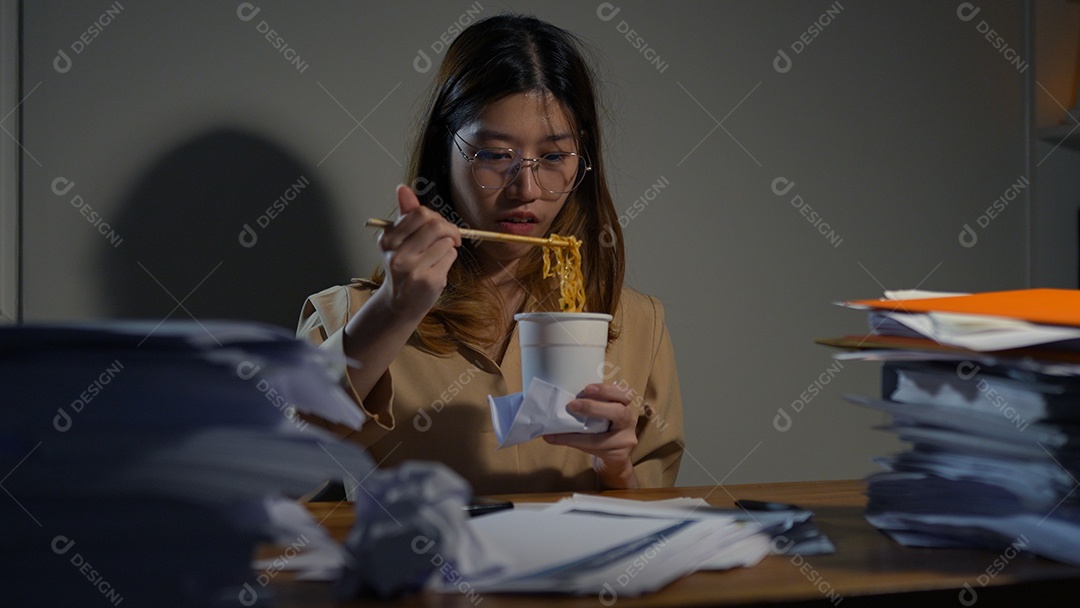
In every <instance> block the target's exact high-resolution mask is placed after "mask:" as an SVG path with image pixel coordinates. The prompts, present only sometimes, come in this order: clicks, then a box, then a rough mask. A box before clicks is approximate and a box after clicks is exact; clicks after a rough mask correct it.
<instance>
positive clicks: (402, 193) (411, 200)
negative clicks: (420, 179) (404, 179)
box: [397, 184, 420, 217]
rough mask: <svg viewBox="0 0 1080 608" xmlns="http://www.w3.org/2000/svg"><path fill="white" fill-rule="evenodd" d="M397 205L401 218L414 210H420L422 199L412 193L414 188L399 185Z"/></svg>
mask: <svg viewBox="0 0 1080 608" xmlns="http://www.w3.org/2000/svg"><path fill="white" fill-rule="evenodd" d="M397 203H398V216H399V217H400V216H402V215H405V214H406V213H408V212H410V211H412V210H413V209H419V208H420V199H419V198H417V197H416V193H415V192H413V191H412V188H410V187H408V186H406V185H405V184H399V185H398V187H397Z"/></svg>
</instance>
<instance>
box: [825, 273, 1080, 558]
mask: <svg viewBox="0 0 1080 608" xmlns="http://www.w3.org/2000/svg"><path fill="white" fill-rule="evenodd" d="M936 295H941V294H932V293H930V294H926V293H911V292H900V293H899V294H898V296H899V297H894V298H893V299H886V300H874V301H869V300H862V301H854V302H846V303H844V304H845V305H847V306H849V307H852V308H859V309H868V310H870V324H871V333H870V334H869V335H863V336H847V337H845V338H842V339H838V340H822V341H821V342H822V343H824V344H829V345H833V346H841V347H846V348H854V349H857V350H856V352H852V353H845V354H843V355H839V357H840V358H845V359H863V360H876V361H883V362H884V364H883V369H882V399H880V400H873V399H864V398H856V397H851V398H850V399H851V400H852V401H855V402H857V403H860V404H862V405H866V406H868V407H871V408H874V409H877V410H880V411H883V412H886V413H888V414H890V415H891V423H890V424H889V425H888V427H887V428H888V430H891V431H893V432H895V433H897V434H898V435H899V437H900V438H901V439H902V440H904V441H907V442H910V443H911V444H912V448H911V449H910V450H909V451H907V452H904V453H902V454H899V455H896V456H891V457H885V458H880V459H879V460H878V462H879V464H881V465H882V466H883V467H884V468H885V469H886V471H885V472H881V473H876V474H874V475H872V476H871V477H870V478H869V479H868V484H869V488H868V495H869V499H870V500H869V504H868V506H867V514H866V517H867V519H868V520H869V521H870V523H871V524H873V525H874V526H876V527H877V528H879V529H881V530H883V531H884V532H886V533H887V534H889V535H890V536H891V537H892V538H893V539H895V540H897V541H898V542H900V543H902V544H905V545H912V546H925V547H957V546H963V547H982V548H987V549H991V550H1000V549H1003V548H1006V547H1010V546H1011V547H1014V548H1017V549H1024V550H1026V551H1029V552H1031V553H1034V554H1037V555H1041V556H1043V557H1047V558H1050V559H1055V560H1059V561H1063V562H1067V563H1072V564H1080V552H1078V551H1077V547H1078V546H1080V491H1077V490H1078V489H1080V482H1078V481H1077V480H1078V478H1080V447H1078V446H1080V351H1078V350H1077V344H1078V342H1077V338H1080V292H1078V291H1071V290H1051V289H1032V290H1019V291H1007V292H992V293H984V294H975V295H954V294H948V296H947V297H934V296H936Z"/></svg>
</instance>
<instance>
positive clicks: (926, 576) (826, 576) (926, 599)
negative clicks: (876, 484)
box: [271, 481, 1080, 608]
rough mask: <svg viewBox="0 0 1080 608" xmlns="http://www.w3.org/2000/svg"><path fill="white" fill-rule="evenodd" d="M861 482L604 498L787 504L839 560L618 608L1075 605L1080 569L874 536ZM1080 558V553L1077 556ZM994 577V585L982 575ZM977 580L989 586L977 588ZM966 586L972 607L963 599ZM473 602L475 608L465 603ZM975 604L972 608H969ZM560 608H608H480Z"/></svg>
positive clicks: (321, 594)
mask: <svg viewBox="0 0 1080 608" xmlns="http://www.w3.org/2000/svg"><path fill="white" fill-rule="evenodd" d="M864 490H865V485H864V484H863V483H862V482H861V481H815V482H793V483H773V484H747V485H731V486H717V487H695V488H665V489H655V490H623V491H615V492H606V493H605V494H606V495H609V496H621V497H625V498H639V499H662V498H674V497H678V496H693V497H703V498H705V499H706V500H707V501H708V502H709V503H710V504H713V505H716V506H722V507H730V506H732V505H733V503H734V501H735V500H736V499H740V498H750V499H758V500H771V501H780V502H788V503H793V504H796V505H799V506H802V507H807V508H809V509H811V510H813V511H814V520H815V521H816V522H817V523H818V526H819V527H820V528H821V530H822V531H823V532H824V533H825V534H827V535H828V536H829V538H830V539H831V540H832V541H833V543H834V544H835V545H836V553H834V554H832V555H818V556H810V557H806V558H802V557H800V556H795V555H774V556H769V557H767V558H765V560H764V561H762V562H761V563H760V564H758V565H757V566H755V567H753V568H741V569H736V570H730V571H726V572H699V573H696V574H694V575H691V576H688V577H686V578H683V579H681V580H679V581H676V582H675V583H673V584H671V585H670V586H668V587H667V588H665V589H663V590H661V591H659V592H657V593H653V594H650V595H646V596H644V597H640V598H624V597H620V598H618V600H617V602H616V603H617V604H618V606H619V607H620V608H637V607H646V606H648V607H661V606H664V607H667V606H754V605H767V604H773V605H776V604H784V605H792V604H797V605H800V606H803V605H806V606H809V605H821V606H918V607H919V608H927V607H929V606H950V607H957V606H971V605H977V606H978V607H979V608H986V607H988V606H996V605H1003V606H1035V605H1046V606H1053V605H1058V604H1059V602H1061V601H1063V600H1064V599H1066V598H1068V599H1069V601H1068V605H1075V604H1076V593H1077V591H1080V568H1077V567H1072V566H1066V565H1063V564H1058V563H1055V562H1051V561H1047V560H1043V559H1037V558H1031V557H1029V556H1024V555H1020V556H1016V557H1014V558H1012V559H1011V560H1008V563H1007V564H1005V565H1004V567H1003V568H1001V567H997V568H995V566H994V562H995V560H996V559H999V558H1001V557H1002V556H1001V555H999V554H997V553H992V552H985V551H966V550H952V549H909V548H905V547H902V546H900V545H898V544H896V543H894V542H893V541H891V540H889V539H888V538H887V537H886V536H884V535H883V534H881V533H879V532H878V531H877V530H875V529H874V528H873V527H871V526H870V525H869V524H868V523H866V520H864V519H863V516H862V514H863V508H864V506H865V504H866V497H865V496H864V495H863V491H864ZM561 496H562V495H560V494H523V495H514V496H510V497H507V498H509V499H511V500H514V501H518V502H550V501H553V500H556V499H558V498H559V497H561ZM310 508H311V510H312V512H313V513H314V514H315V515H316V518H317V519H323V518H325V519H324V520H323V523H324V525H325V526H326V527H327V528H328V529H329V530H330V531H331V533H332V534H333V535H334V536H335V537H337V538H339V539H340V538H343V537H344V535H345V533H346V532H347V531H348V529H349V527H350V526H351V525H352V520H353V517H352V515H353V514H352V511H351V507H350V505H347V504H341V505H334V504H332V503H327V504H317V505H311V506H310ZM1077 550H1078V551H1080V547H1078V548H1077ZM988 568H989V569H990V571H991V572H995V571H997V570H999V571H1000V572H997V573H996V574H995V576H993V577H992V578H991V577H989V576H987V569H988ZM980 575H983V577H984V579H983V580H987V579H988V580H987V584H986V585H985V586H984V585H981V584H980V582H979V581H980V579H979V577H980ZM965 584H967V585H969V586H970V588H971V589H972V590H973V591H974V593H976V594H977V597H974V596H972V595H971V594H970V593H967V592H965V595H964V596H963V597H962V596H961V591H963V590H964V585H965ZM271 587H272V589H273V590H274V591H275V592H276V593H277V597H278V604H277V605H278V606H281V607H301V606H303V607H326V606H334V605H341V606H361V605H364V606H371V605H386V606H398V607H414V606H426V607H435V606H438V607H440V608H448V607H452V608H458V607H461V608H465V607H472V606H475V605H477V604H475V603H474V602H476V599H477V598H476V597H473V598H467V596H464V595H439V594H434V593H423V594H419V595H415V596H411V597H406V598H402V599H400V600H396V601H388V602H382V603H380V602H376V601H373V600H364V601H357V602H353V603H347V604H334V602H333V593H332V589H331V588H330V586H329V585H324V584H314V583H289V582H285V581H281V582H275V583H272V584H271ZM470 599H471V601H470ZM975 601H977V604H975V603H973V602H975ZM550 605H556V606H558V607H565V608H583V607H586V606H587V607H591V608H592V607H596V606H610V605H612V603H611V602H610V601H608V602H601V601H600V598H598V597H597V596H587V597H562V596H553V595H543V596H522V595H497V594H485V595H483V596H482V599H481V602H480V603H479V606H483V607H484V608H503V607H521V606H523V607H532V606H537V607H539V606H550Z"/></svg>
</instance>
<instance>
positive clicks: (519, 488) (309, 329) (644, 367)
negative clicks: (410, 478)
mask: <svg viewBox="0 0 1080 608" xmlns="http://www.w3.org/2000/svg"><path fill="white" fill-rule="evenodd" d="M371 293H372V289H371V285H370V284H368V283H366V282H362V281H357V282H354V283H353V284H351V285H347V286H337V287H331V288H330V289H327V290H324V291H322V292H319V293H317V294H315V295H312V296H311V297H309V298H308V299H307V301H306V302H305V303H304V308H303V311H302V313H301V316H300V323H299V327H298V329H297V335H298V336H300V337H303V338H307V339H309V340H311V341H313V342H315V343H317V344H320V345H321V347H322V348H328V349H332V350H334V351H337V352H339V353H343V352H344V346H343V342H342V338H343V335H344V334H343V328H344V327H345V324H346V323H347V322H348V320H349V318H350V317H351V316H352V315H353V314H355V313H356V311H357V310H359V309H360V307H361V306H362V305H363V304H364V302H366V301H367V300H368V298H369V297H370V296H371ZM614 322H615V323H617V324H618V325H617V327H618V328H619V329H620V335H619V338H618V339H617V340H616V341H615V342H614V343H612V344H611V345H609V346H608V351H607V365H606V369H607V370H608V377H607V378H606V381H607V382H609V383H611V384H621V383H625V384H626V385H629V386H630V388H632V389H633V390H634V393H635V394H636V395H637V396H638V398H637V399H636V400H635V401H634V403H633V404H632V405H631V406H632V407H636V408H638V414H639V418H638V426H637V435H638V445H637V448H636V449H635V450H634V454H633V460H634V468H635V470H636V472H637V476H638V480H639V482H640V483H641V485H642V486H643V487H659V486H672V485H674V484H675V477H676V475H677V474H678V471H679V462H680V460H681V458H682V453H683V439H684V437H683V418H682V398H681V396H680V393H679V379H678V376H677V374H676V371H675V353H674V350H673V349H672V345H671V339H670V338H669V336H668V331H667V326H666V325H665V324H664V309H663V306H662V305H661V304H660V302H659V301H657V300H656V299H654V298H651V297H648V296H644V295H642V294H640V293H638V292H636V291H633V290H631V289H624V290H623V293H622V297H621V300H620V305H619V309H618V310H617V311H616V314H615V318H614ZM360 363H361V364H362V363H363V362H360ZM340 374H341V382H342V386H344V388H345V389H346V391H347V392H348V393H349V394H350V395H352V397H353V399H355V400H356V403H357V404H358V405H359V406H360V408H361V410H363V412H364V414H365V415H367V417H368V420H367V421H366V422H365V424H364V426H363V428H362V429H361V430H360V431H358V432H354V431H352V430H351V429H347V428H344V427H339V426H335V425H326V426H328V427H329V428H332V429H333V430H335V431H336V432H338V433H339V434H341V435H343V436H345V437H347V438H348V439H350V440H353V441H357V442H359V443H360V444H362V445H363V446H365V447H366V448H367V449H368V450H369V452H370V453H371V456H372V457H373V458H374V459H375V461H376V462H377V463H379V465H380V466H393V465H397V464H399V463H401V462H403V461H405V460H436V461H439V462H442V463H444V464H446V465H448V466H449V467H450V468H452V469H454V470H455V471H457V472H458V473H459V474H461V476H462V477H464V478H465V479H466V480H468V481H469V483H470V484H472V487H473V491H474V492H475V493H476V494H506V493H518V492H556V491H594V490H600V489H603V488H601V487H600V484H599V481H598V479H597V476H596V474H595V473H594V472H593V469H592V463H591V457H590V456H589V455H588V454H585V453H584V452H581V451H579V450H576V449H573V448H569V447H565V446H553V445H548V444H547V443H546V442H545V441H544V440H543V439H534V440H532V441H529V442H526V443H524V444H521V445H518V446H514V447H510V448H505V449H502V450H498V449H496V448H497V445H498V443H497V441H496V439H495V433H494V431H493V428H492V423H491V414H490V410H489V407H488V403H487V396H488V395H494V396H498V395H506V394H510V393H515V392H519V391H521V390H522V389H521V351H520V349H519V347H518V339H517V326H516V325H515V327H514V329H513V335H512V336H511V338H510V341H509V345H508V347H507V349H506V354H505V355H504V356H503V360H502V362H501V364H499V363H496V362H494V361H492V360H491V359H490V358H489V357H487V356H486V355H485V354H483V353H481V352H479V351H477V350H474V349H472V348H468V347H461V348H459V349H458V350H457V351H456V352H454V353H452V354H449V355H442V356H439V355H434V354H431V353H430V352H427V351H424V350H421V349H420V348H418V347H417V346H416V344H415V343H414V342H413V341H412V340H410V342H409V343H408V344H406V346H405V347H404V349H403V350H402V351H401V354H400V355H399V356H398V357H397V359H395V360H394V361H393V363H391V364H390V367H389V369H388V370H387V371H386V373H385V374H384V375H383V376H382V378H381V379H380V380H379V381H378V383H377V384H376V385H375V387H374V388H373V389H372V391H371V393H370V394H368V395H367V396H366V397H364V396H362V395H358V394H357V393H356V391H355V390H354V389H353V387H352V383H351V381H350V379H349V368H348V367H346V366H345V365H344V364H343V365H342V367H341V369H340Z"/></svg>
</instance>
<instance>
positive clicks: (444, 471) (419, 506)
mask: <svg viewBox="0 0 1080 608" xmlns="http://www.w3.org/2000/svg"><path fill="white" fill-rule="evenodd" d="M471 497H472V490H471V488H470V487H469V484H468V483H467V482H466V481H465V480H464V479H462V478H461V477H460V476H459V475H458V474H457V473H455V472H454V471H452V470H450V469H449V468H448V467H446V466H445V465H442V464H439V463H435V462H406V463H404V464H402V465H401V466H399V467H397V468H394V469H378V470H376V471H374V472H373V473H372V474H371V475H370V476H368V478H367V479H365V480H364V481H363V483H361V484H360V487H359V488H357V496H356V523H355V524H354V525H353V528H352V530H350V531H349V534H348V537H347V538H346V539H345V550H346V551H347V552H348V553H349V555H350V556H351V558H352V559H351V560H350V562H349V563H348V564H347V565H346V567H345V570H344V572H343V573H342V578H341V582H340V586H339V597H340V598H341V599H354V598H356V597H358V596H361V595H376V596H378V597H382V598H386V597H393V596H397V595H401V594H403V593H408V592H412V591H418V590H420V589H422V588H423V587H424V586H426V585H427V584H428V583H429V582H431V580H432V579H433V578H435V577H439V576H441V575H440V573H439V570H440V568H442V569H444V570H445V569H446V568H447V567H448V566H449V567H452V568H453V569H454V572H455V576H461V575H464V574H477V573H481V572H485V573H486V572H490V571H491V569H492V568H498V567H499V566H498V564H497V562H496V561H494V560H495V559H497V558H496V556H494V555H490V554H489V553H488V552H486V551H485V550H484V548H483V547H481V546H480V542H479V540H478V539H477V538H476V537H475V535H474V534H473V533H472V530H471V528H469V526H468V517H467V516H466V514H465V508H464V507H465V505H466V503H468V501H469V500H470V498H471Z"/></svg>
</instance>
